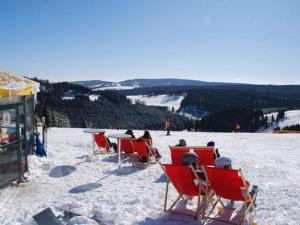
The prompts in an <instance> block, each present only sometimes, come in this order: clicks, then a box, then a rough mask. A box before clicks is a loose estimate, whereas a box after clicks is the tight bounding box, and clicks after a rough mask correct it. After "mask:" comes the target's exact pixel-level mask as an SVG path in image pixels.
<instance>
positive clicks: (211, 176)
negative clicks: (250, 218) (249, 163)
mask: <svg viewBox="0 0 300 225" xmlns="http://www.w3.org/2000/svg"><path fill="white" fill-rule="evenodd" d="M203 170H204V171H205V174H206V176H207V178H208V181H209V183H210V185H211V188H212V190H213V191H214V193H215V194H216V196H217V200H216V201H215V202H214V203H213V206H212V209H211V210H210V212H209V213H208V214H207V215H206V216H205V218H206V219H213V220H217V221H222V222H225V223H228V224H236V223H232V222H231V221H224V220H221V219H219V218H216V217H210V215H211V213H212V212H213V210H214V209H215V207H216V205H217V203H218V202H220V203H221V205H222V206H223V207H224V204H223V202H222V198H224V199H228V200H234V201H242V202H244V206H243V209H244V212H243V218H242V220H241V222H240V223H238V224H241V225H244V224H245V221H246V216H247V214H248V212H249V210H250V209H251V208H252V209H254V210H255V207H254V205H253V202H254V201H255V198H256V194H252V193H251V194H250V192H249V187H250V184H249V182H247V181H245V180H244V177H243V174H242V171H241V170H233V169H222V168H213V167H203Z"/></svg>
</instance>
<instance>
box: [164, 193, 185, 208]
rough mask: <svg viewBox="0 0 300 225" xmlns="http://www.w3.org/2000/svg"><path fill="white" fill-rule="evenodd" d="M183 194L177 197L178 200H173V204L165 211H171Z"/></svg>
mask: <svg viewBox="0 0 300 225" xmlns="http://www.w3.org/2000/svg"><path fill="white" fill-rule="evenodd" d="M182 195H183V194H180V195H179V196H178V198H177V199H176V200H175V202H174V203H173V204H172V205H171V207H170V208H169V209H168V210H167V211H171V210H172V209H173V207H174V206H175V205H176V204H177V202H178V201H179V199H180V198H181V197H182Z"/></svg>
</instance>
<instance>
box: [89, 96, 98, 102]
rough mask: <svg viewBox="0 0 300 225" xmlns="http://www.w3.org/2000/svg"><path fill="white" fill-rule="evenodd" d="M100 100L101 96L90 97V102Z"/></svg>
mask: <svg viewBox="0 0 300 225" xmlns="http://www.w3.org/2000/svg"><path fill="white" fill-rule="evenodd" d="M98 98H99V95H89V99H90V101H97V100H98Z"/></svg>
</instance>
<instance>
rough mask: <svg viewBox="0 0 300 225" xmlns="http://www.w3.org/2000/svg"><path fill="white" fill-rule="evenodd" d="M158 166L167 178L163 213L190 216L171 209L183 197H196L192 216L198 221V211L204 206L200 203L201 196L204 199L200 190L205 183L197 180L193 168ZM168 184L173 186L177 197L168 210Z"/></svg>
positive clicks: (168, 165) (197, 177) (169, 165)
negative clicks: (195, 206)
mask: <svg viewBox="0 0 300 225" xmlns="http://www.w3.org/2000/svg"><path fill="white" fill-rule="evenodd" d="M160 165H161V167H162V169H163V170H164V172H165V174H166V176H167V177H168V182H167V185H166V193H165V201H164V211H167V212H174V213H180V214H187V215H191V214H190V213H184V212H176V211H174V210H172V209H173V208H174V206H175V205H176V204H177V203H178V202H179V200H180V199H184V196H189V197H191V196H192V197H197V208H196V210H195V211H194V213H193V214H192V216H193V217H194V219H199V215H200V210H201V208H202V207H203V206H204V204H203V203H202V202H201V196H203V198H205V195H201V190H202V191H203V185H205V183H203V181H202V180H201V179H200V178H199V176H198V175H197V173H196V171H195V170H194V168H193V167H191V166H180V165H171V164H160ZM170 182H171V183H172V184H173V186H174V188H175V189H176V191H177V192H178V194H179V196H178V197H177V199H176V200H175V201H174V202H173V204H172V205H171V206H170V207H169V208H167V201H168V192H169V184H170Z"/></svg>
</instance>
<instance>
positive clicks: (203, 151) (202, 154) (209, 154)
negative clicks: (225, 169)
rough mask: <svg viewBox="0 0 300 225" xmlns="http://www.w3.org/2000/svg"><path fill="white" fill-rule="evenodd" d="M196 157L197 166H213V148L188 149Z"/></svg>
mask: <svg viewBox="0 0 300 225" xmlns="http://www.w3.org/2000/svg"><path fill="white" fill-rule="evenodd" d="M190 149H193V150H194V152H195V153H196V154H197V155H198V157H199V161H198V165H199V166H203V165H204V166H214V165H215V148H214V147H190Z"/></svg>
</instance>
